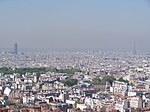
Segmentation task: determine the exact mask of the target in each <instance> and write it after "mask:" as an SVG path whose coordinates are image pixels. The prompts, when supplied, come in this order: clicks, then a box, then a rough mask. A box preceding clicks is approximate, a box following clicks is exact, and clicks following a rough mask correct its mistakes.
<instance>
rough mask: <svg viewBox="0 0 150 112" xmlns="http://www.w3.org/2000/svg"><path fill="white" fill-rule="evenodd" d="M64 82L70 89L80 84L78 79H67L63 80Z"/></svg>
mask: <svg viewBox="0 0 150 112" xmlns="http://www.w3.org/2000/svg"><path fill="white" fill-rule="evenodd" d="M62 82H63V83H64V84H65V85H67V86H69V87H71V86H74V85H77V84H78V80H77V79H66V80H63V81H62Z"/></svg>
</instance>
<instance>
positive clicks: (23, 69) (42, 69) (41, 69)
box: [0, 67, 81, 74]
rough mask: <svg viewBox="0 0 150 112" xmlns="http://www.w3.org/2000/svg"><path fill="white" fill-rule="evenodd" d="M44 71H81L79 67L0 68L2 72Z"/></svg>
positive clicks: (73, 72) (68, 72) (69, 72)
mask: <svg viewBox="0 0 150 112" xmlns="http://www.w3.org/2000/svg"><path fill="white" fill-rule="evenodd" d="M35 72H37V73H46V72H55V73H67V74H75V73H76V72H81V70H79V69H74V68H71V69H57V68H51V67H47V68H46V67H41V68H10V67H2V68H0V73H4V74H13V73H20V74H24V73H35Z"/></svg>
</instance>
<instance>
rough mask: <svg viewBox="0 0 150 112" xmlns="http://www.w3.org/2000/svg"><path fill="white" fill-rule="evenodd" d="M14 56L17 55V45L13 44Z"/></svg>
mask: <svg viewBox="0 0 150 112" xmlns="http://www.w3.org/2000/svg"><path fill="white" fill-rule="evenodd" d="M14 54H18V44H17V43H15V44H14Z"/></svg>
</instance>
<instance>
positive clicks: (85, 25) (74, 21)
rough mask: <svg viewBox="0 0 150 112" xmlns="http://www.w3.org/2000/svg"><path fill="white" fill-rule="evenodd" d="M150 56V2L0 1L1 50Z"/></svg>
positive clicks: (136, 0)
mask: <svg viewBox="0 0 150 112" xmlns="http://www.w3.org/2000/svg"><path fill="white" fill-rule="evenodd" d="M134 42H135V43H136V49H137V50H139V51H150V44H149V42H150V1H149V0H0V48H11V47H13V44H14V43H18V45H19V47H20V48H28V49H30V48H37V49H99V50H115V51H121V50H122V51H126V50H127V51H132V50H133V46H134Z"/></svg>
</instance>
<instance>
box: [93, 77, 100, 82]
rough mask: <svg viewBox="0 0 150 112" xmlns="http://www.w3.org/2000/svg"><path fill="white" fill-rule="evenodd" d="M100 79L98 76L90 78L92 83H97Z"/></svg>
mask: <svg viewBox="0 0 150 112" xmlns="http://www.w3.org/2000/svg"><path fill="white" fill-rule="evenodd" d="M101 81H102V80H101V79H100V78H98V77H95V78H93V79H92V82H93V83H99V82H101Z"/></svg>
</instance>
